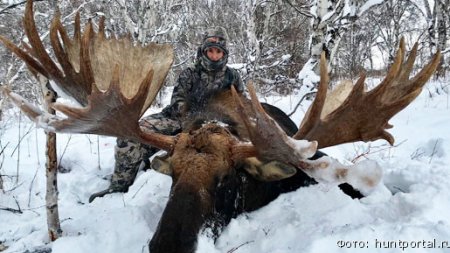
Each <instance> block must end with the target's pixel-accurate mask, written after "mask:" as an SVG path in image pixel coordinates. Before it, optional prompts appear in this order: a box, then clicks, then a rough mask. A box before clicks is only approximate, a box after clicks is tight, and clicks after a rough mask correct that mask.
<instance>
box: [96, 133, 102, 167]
mask: <svg viewBox="0 0 450 253" xmlns="http://www.w3.org/2000/svg"><path fill="white" fill-rule="evenodd" d="M97 163H98V170H101V169H102V168H101V167H100V136H98V135H97Z"/></svg>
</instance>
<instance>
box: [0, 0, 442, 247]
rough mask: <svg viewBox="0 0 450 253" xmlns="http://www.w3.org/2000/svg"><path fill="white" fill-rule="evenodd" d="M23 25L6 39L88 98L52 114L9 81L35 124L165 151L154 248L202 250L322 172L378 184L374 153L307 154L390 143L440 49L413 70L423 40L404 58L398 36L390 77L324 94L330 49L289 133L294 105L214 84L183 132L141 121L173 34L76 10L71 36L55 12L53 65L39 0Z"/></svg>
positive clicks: (41, 70) (362, 187)
mask: <svg viewBox="0 0 450 253" xmlns="http://www.w3.org/2000/svg"><path fill="white" fill-rule="evenodd" d="M24 24H25V25H24V28H25V33H26V35H27V37H28V40H29V45H27V44H25V46H24V49H20V48H19V47H17V46H16V45H14V44H13V43H11V42H10V41H9V40H7V39H5V38H4V37H1V36H0V41H1V42H2V43H3V44H4V45H5V46H6V47H7V48H8V49H10V50H11V51H12V52H14V53H15V54H16V55H17V56H18V57H20V58H21V59H22V60H23V61H24V62H25V63H26V64H27V66H28V67H29V69H30V71H31V72H32V73H34V74H35V75H40V76H44V77H46V78H47V79H50V80H53V81H54V83H55V84H56V85H57V86H58V87H59V88H60V89H61V90H62V91H64V92H65V93H67V94H68V95H69V96H70V97H72V98H73V99H74V100H75V101H76V102H78V103H79V104H80V105H81V107H72V106H67V105H64V104H58V103H55V104H52V107H53V108H54V109H56V110H57V111H59V112H62V113H63V114H65V115H66V117H60V116H56V115H50V114H47V113H45V112H43V111H41V110H39V109H38V108H36V107H34V106H33V105H31V104H30V103H27V102H26V101H24V100H23V99H22V98H21V97H20V96H18V95H16V94H14V93H13V92H11V91H9V90H7V89H4V92H5V94H7V95H8V96H9V97H10V98H11V99H12V100H13V101H14V102H15V103H16V104H17V105H18V106H19V107H20V108H21V109H22V110H23V111H24V112H25V113H26V114H27V115H28V116H29V117H30V118H31V119H32V120H34V121H35V122H36V123H37V125H38V126H40V127H43V128H45V129H46V130H49V131H54V132H66V133H90V134H99V135H107V136H115V137H120V138H126V139H132V140H135V141H137V142H141V143H145V144H149V145H151V146H154V147H157V148H159V149H162V150H165V151H166V152H167V154H166V155H165V156H164V157H157V158H155V159H154V160H153V162H152V167H153V168H154V169H155V170H157V171H160V172H162V173H165V174H167V175H170V176H171V178H172V180H173V184H172V188H171V193H170V198H169V200H168V203H167V206H166V208H165V210H164V212H163V214H162V217H161V219H160V222H159V225H158V228H157V230H156V232H155V234H154V235H153V238H152V240H151V242H150V245H149V246H150V251H151V252H152V253H158V252H164V253H170V252H194V251H195V249H196V241H197V234H198V232H199V231H200V230H201V229H202V227H204V226H215V225H217V224H219V225H225V224H227V222H228V221H229V220H230V219H231V218H232V217H235V216H236V215H238V214H239V213H242V212H244V211H252V210H255V209H257V208H259V207H261V206H263V205H265V204H267V203H268V202H270V201H271V200H273V199H274V198H276V197H277V196H278V195H279V194H280V193H283V192H287V191H291V190H294V189H297V188H298V187H300V186H303V185H307V184H309V183H314V182H315V181H317V182H319V183H320V182H327V183H335V184H343V183H347V184H349V185H351V186H353V187H354V188H355V189H357V190H359V191H360V192H362V193H363V194H368V193H370V191H371V190H372V189H373V188H374V187H376V186H377V184H378V183H379V182H380V178H381V169H380V168H379V167H378V165H377V164H376V163H372V162H367V161H366V162H362V163H359V164H354V165H343V164H341V163H340V162H338V161H337V160H335V159H333V158H331V157H328V156H323V157H320V158H318V159H315V160H313V159H310V158H311V157H313V156H314V155H315V154H316V152H317V149H318V148H325V147H329V146H334V145H339V144H342V143H348V142H355V141H373V140H377V139H385V140H387V141H388V142H389V143H390V144H393V143H394V137H393V136H391V135H390V134H389V133H388V132H387V131H386V129H388V128H390V127H392V126H391V125H389V124H388V121H389V119H390V118H391V117H392V116H394V115H395V114H396V113H398V112H399V111H401V110H402V109H403V108H405V107H406V106H407V105H408V104H409V103H410V102H411V101H412V100H414V99H415V98H416V97H417V95H418V94H419V93H420V91H421V89H422V87H423V85H424V84H425V82H426V81H427V80H428V79H429V78H430V76H431V75H432V74H433V72H434V71H435V69H436V66H437V64H438V62H439V60H440V53H439V52H438V53H436V54H435V56H434V57H433V59H432V60H431V61H430V62H429V63H428V64H427V65H426V66H425V67H424V68H423V69H422V70H421V71H420V72H419V73H418V74H417V75H416V76H415V77H413V78H412V79H410V78H409V75H410V73H411V71H412V69H413V64H414V61H415V56H416V52H417V44H416V45H415V46H414V48H413V49H412V51H411V52H410V54H409V57H408V58H407V59H406V60H405V45H404V42H403V41H402V42H401V43H400V46H399V50H398V52H397V56H396V58H395V61H394V63H393V64H392V66H391V68H390V69H389V71H388V73H387V75H386V77H385V78H384V80H383V81H382V82H381V83H380V84H379V85H378V86H376V87H375V88H374V89H372V90H370V91H365V88H364V81H365V76H364V75H362V76H361V77H360V78H359V80H358V81H357V82H356V84H355V85H353V84H350V85H349V83H343V84H341V85H339V86H338V87H337V88H336V90H338V91H339V92H329V93H328V94H327V88H328V82H329V77H328V74H327V72H328V71H327V68H326V65H327V63H326V60H325V57H324V56H322V59H321V61H320V64H321V70H320V84H319V88H318V92H317V95H316V98H315V100H314V102H313V104H312V105H311V107H310V109H309V111H308V113H307V115H306V117H305V118H304V119H303V121H302V122H301V124H300V127H299V129H298V131H294V132H295V134H293V135H292V136H290V134H286V132H287V130H288V129H287V128H288V127H287V126H288V125H289V123H287V124H286V123H283V120H280V117H281V118H283V117H284V119H285V120H286V117H287V116H285V115H284V114H282V113H280V112H279V111H277V110H276V109H274V108H272V107H270V106H267V105H264V104H263V105H262V104H261V103H259V101H258V99H257V95H256V92H255V89H254V87H253V85H252V84H249V85H248V90H249V94H250V97H251V99H248V98H246V97H245V96H243V95H242V94H238V93H237V92H236V91H235V90H234V89H231V91H227V92H223V93H221V94H217V95H216V96H215V97H214V98H213V99H211V101H209V103H207V106H206V107H205V108H204V110H203V111H201V112H200V113H198V112H197V113H196V115H195V122H197V123H196V124H194V123H192V118H194V115H192V114H189V113H187V114H186V115H184V117H185V121H186V123H187V124H185V125H186V127H185V128H184V129H183V132H182V133H180V134H178V135H176V136H167V135H162V134H158V133H154V132H150V131H148V130H146V129H144V128H141V127H140V126H139V123H138V122H139V119H140V118H141V117H142V115H143V113H144V112H145V111H146V110H147V109H148V108H149V107H150V105H151V103H152V102H153V100H154V99H155V97H156V95H157V93H158V92H159V90H160V88H161V86H162V84H163V82H164V79H165V77H166V75H167V73H168V71H169V69H170V67H171V64H172V61H173V50H172V48H171V47H170V46H169V45H160V44H155V43H150V44H148V45H146V46H144V45H141V44H139V43H133V42H132V41H131V39H130V38H128V37H122V38H119V37H114V36H113V37H112V38H107V37H106V36H105V33H104V20H101V21H100V24H99V30H98V32H95V31H94V30H93V26H92V24H91V23H88V24H87V25H86V26H85V28H84V31H83V32H82V31H81V26H80V17H79V15H77V17H76V19H75V32H74V35H73V37H72V38H70V37H69V36H68V34H67V32H66V29H65V28H64V27H63V26H62V24H61V21H60V18H59V15H56V16H55V18H54V20H53V22H52V25H51V27H50V41H51V45H52V48H53V50H54V55H55V57H56V59H57V62H58V64H57V63H56V62H55V61H54V60H53V59H52V57H50V56H49V54H48V53H47V52H46V50H45V48H44V46H43V43H42V41H41V39H40V37H39V34H38V32H37V29H36V25H35V22H34V17H33V3H32V0H28V2H27V7H26V11H25V17H24ZM343 94H344V95H345V96H344V97H342V95H343ZM280 115H281V116H280ZM199 118H200V120H201V124H198V122H199V121H198V120H199ZM287 120H289V119H287ZM222 122H227V123H228V124H224V123H222ZM277 122H278V123H277ZM189 123H191V124H189ZM311 178H312V179H311ZM313 179H314V180H313Z"/></svg>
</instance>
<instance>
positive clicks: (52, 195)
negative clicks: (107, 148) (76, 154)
mask: <svg viewBox="0 0 450 253" xmlns="http://www.w3.org/2000/svg"><path fill="white" fill-rule="evenodd" d="M39 81H40V83H41V86H42V92H43V96H44V101H45V107H46V108H45V109H46V110H47V112H49V113H50V114H55V110H53V109H52V108H51V107H50V104H51V103H53V102H55V101H56V93H55V92H54V91H53V90H52V89H50V83H49V82H48V80H47V79H46V78H44V77H42V76H41V77H40V80H39ZM46 137H47V138H46V139H47V143H46V151H45V155H46V162H45V176H46V179H47V190H46V193H45V206H46V209H47V227H48V236H49V238H50V240H51V241H55V240H56V239H58V238H59V237H61V234H62V230H61V225H60V221H59V212H58V161H57V156H56V134H55V133H50V132H47V133H46Z"/></svg>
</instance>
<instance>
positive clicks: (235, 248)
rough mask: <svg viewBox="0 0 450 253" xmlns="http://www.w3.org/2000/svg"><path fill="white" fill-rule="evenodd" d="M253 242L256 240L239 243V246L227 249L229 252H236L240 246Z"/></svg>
mask: <svg viewBox="0 0 450 253" xmlns="http://www.w3.org/2000/svg"><path fill="white" fill-rule="evenodd" d="M252 242H255V241H248V242H244V243H242V244H241V245H239V246H237V247H234V248H232V249H230V250H229V251H227V253H233V252H235V251H236V250H238V249H239V248H240V247H242V246H245V245H247V244H250V243H252Z"/></svg>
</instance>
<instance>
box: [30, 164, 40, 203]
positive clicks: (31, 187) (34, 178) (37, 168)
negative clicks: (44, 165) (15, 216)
mask: <svg viewBox="0 0 450 253" xmlns="http://www.w3.org/2000/svg"><path fill="white" fill-rule="evenodd" d="M38 170H39V166H38V167H36V172H35V173H34V176H33V179H32V180H31V183H30V189H29V190H28V207H30V203H31V191H32V190H33V185H34V180H36V176H37V173H38Z"/></svg>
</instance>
